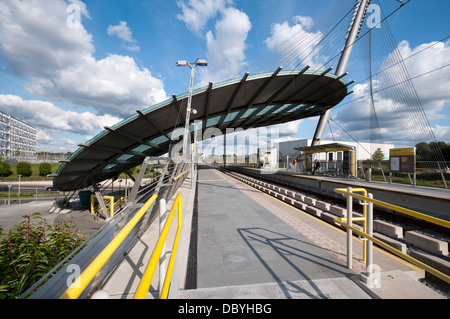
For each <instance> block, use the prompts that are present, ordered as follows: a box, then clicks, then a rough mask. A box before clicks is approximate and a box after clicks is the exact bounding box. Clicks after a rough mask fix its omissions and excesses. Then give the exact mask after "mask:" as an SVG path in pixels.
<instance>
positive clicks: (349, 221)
mask: <svg viewBox="0 0 450 319" xmlns="http://www.w3.org/2000/svg"><path fill="white" fill-rule="evenodd" d="M347 191H348V192H349V193H351V192H352V188H351V187H348V188H347ZM352 212H353V196H350V195H348V196H347V224H348V225H349V226H353V225H352ZM352 237H353V231H352V230H351V229H350V228H348V229H347V268H348V269H352V266H353V265H352V256H353V245H352Z"/></svg>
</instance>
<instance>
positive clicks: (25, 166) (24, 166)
mask: <svg viewBox="0 0 450 319" xmlns="http://www.w3.org/2000/svg"><path fill="white" fill-rule="evenodd" d="M16 170H17V175H22V176H24V177H29V176H31V174H32V173H33V172H32V170H31V164H30V163H28V162H19V163H17V166H16Z"/></svg>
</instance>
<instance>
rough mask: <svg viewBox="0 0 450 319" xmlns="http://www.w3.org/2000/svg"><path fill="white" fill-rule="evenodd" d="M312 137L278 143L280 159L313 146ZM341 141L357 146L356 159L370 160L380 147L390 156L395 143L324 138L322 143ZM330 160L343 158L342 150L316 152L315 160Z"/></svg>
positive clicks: (282, 159)
mask: <svg viewBox="0 0 450 319" xmlns="http://www.w3.org/2000/svg"><path fill="white" fill-rule="evenodd" d="M311 142H312V140H311V139H300V140H292V141H286V142H280V143H278V145H277V147H278V150H279V152H280V155H279V156H280V161H286V157H287V156H289V158H290V159H292V158H294V157H297V156H299V155H300V152H299V151H297V150H295V148H299V147H305V146H311ZM332 143H340V144H345V145H348V146H352V147H354V148H355V153H356V154H355V155H356V160H357V161H361V160H368V159H371V158H372V155H373V153H374V152H375V151H376V150H377V149H378V148H380V149H381V151H382V152H383V154H384V156H385V159H388V158H389V149H391V148H394V147H395V146H394V144H379V143H356V142H342V141H326V140H322V141H321V143H320V144H332ZM316 159H317V160H319V161H329V160H342V152H332V153H331V155H330V154H326V153H318V154H314V158H313V160H316Z"/></svg>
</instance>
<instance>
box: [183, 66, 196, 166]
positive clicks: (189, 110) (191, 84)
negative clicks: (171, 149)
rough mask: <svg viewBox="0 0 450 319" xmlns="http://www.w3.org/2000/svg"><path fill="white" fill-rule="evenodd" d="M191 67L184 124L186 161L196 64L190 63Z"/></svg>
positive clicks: (184, 155)
mask: <svg viewBox="0 0 450 319" xmlns="http://www.w3.org/2000/svg"><path fill="white" fill-rule="evenodd" d="M189 68H190V69H191V77H190V83H189V95H188V104H187V110H186V122H185V124H184V136H183V157H184V159H185V161H188V160H189V156H188V147H187V142H188V135H189V121H190V116H191V111H192V110H191V103H192V87H193V85H194V70H195V66H192V65H190V64H189ZM189 136H190V135H189Z"/></svg>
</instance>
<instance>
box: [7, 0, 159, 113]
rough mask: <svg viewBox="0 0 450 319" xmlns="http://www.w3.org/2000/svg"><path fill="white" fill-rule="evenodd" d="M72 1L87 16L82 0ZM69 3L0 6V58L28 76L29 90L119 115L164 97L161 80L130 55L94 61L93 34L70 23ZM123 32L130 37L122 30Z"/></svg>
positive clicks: (37, 0)
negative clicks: (68, 22)
mask: <svg viewBox="0 0 450 319" xmlns="http://www.w3.org/2000/svg"><path fill="white" fill-rule="evenodd" d="M72 2H73V3H75V4H77V5H79V6H80V10H81V13H82V14H85V15H86V14H88V12H87V10H86V7H85V6H83V3H82V2H81V1H72ZM67 7H68V3H66V2H64V1H62V0H51V1H50V0H30V1H14V0H5V1H3V2H2V3H1V4H0V55H1V58H2V60H3V61H4V62H5V63H6V65H7V68H8V70H9V71H10V72H12V73H13V74H15V75H19V76H22V77H26V78H27V79H29V80H28V81H27V83H26V86H25V87H26V88H27V89H28V90H29V92H30V93H32V94H36V95H40V96H42V97H44V98H46V99H53V100H54V101H56V102H63V103H69V104H75V105H81V106H85V107H93V108H94V109H95V110H96V113H97V114H114V116H120V117H125V116H128V115H130V114H131V113H133V112H134V111H135V110H136V109H137V108H142V107H143V106H148V105H152V104H154V103H157V102H160V101H162V100H164V99H166V93H165V90H164V84H163V82H162V81H161V80H160V79H158V78H155V77H154V76H152V74H151V72H150V71H149V70H148V69H146V68H141V67H139V66H138V65H137V64H136V62H135V60H134V59H133V58H131V57H128V56H121V55H109V56H107V57H106V58H104V59H101V60H97V59H96V58H95V57H94V56H93V53H94V51H95V48H94V45H93V41H92V35H91V34H89V33H88V32H87V31H86V30H85V29H84V27H83V25H82V24H81V25H80V27H79V28H70V27H68V25H67V19H68V15H69V13H67V12H66V9H67ZM119 26H120V25H119ZM117 32H118V31H117ZM121 36H123V37H125V39H129V38H127V36H128V35H127V34H126V33H124V34H122V33H121ZM130 48H131V49H134V50H136V49H137V47H134V46H131V47H130Z"/></svg>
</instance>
